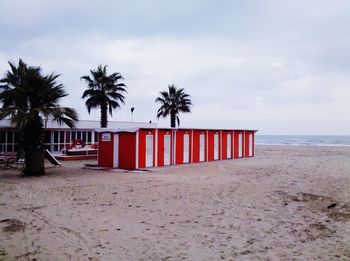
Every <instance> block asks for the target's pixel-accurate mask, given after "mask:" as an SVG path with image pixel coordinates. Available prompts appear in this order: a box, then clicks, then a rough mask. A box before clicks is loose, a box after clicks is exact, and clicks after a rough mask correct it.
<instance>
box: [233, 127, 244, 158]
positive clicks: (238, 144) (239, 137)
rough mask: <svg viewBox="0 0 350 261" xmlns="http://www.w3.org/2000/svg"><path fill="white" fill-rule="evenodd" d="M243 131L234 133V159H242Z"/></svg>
mask: <svg viewBox="0 0 350 261" xmlns="http://www.w3.org/2000/svg"><path fill="white" fill-rule="evenodd" d="M243 138H244V131H242V130H235V131H234V141H233V143H234V157H235V158H242V157H243V155H244V154H243V151H244V145H243V144H244V139H243Z"/></svg>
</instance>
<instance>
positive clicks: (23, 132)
mask: <svg viewBox="0 0 350 261" xmlns="http://www.w3.org/2000/svg"><path fill="white" fill-rule="evenodd" d="M9 65H10V67H11V70H10V71H7V73H6V75H5V77H4V78H3V79H1V80H0V83H1V85H0V102H2V108H1V109H0V120H1V119H4V118H5V117H10V118H11V123H12V125H14V126H15V127H16V128H17V130H18V133H19V137H20V143H21V145H22V146H23V149H24V152H25V167H24V170H23V172H24V175H42V174H45V168H44V158H45V147H44V143H43V131H44V128H43V119H44V118H51V119H52V120H53V121H56V122H58V123H59V124H63V123H64V124H66V125H67V126H69V127H71V128H72V127H74V124H75V122H76V121H77V120H78V116H77V113H76V112H75V110H74V109H72V108H67V107H61V106H60V105H59V103H58V102H59V100H60V99H61V98H63V97H65V96H67V94H66V92H65V91H64V87H63V85H62V84H60V83H58V82H57V78H58V77H59V75H57V74H53V73H52V74H49V75H42V72H41V68H40V67H33V66H27V65H26V64H25V63H24V62H23V61H22V60H21V59H20V60H19V62H18V66H17V67H16V66H15V65H14V64H12V63H11V62H9Z"/></svg>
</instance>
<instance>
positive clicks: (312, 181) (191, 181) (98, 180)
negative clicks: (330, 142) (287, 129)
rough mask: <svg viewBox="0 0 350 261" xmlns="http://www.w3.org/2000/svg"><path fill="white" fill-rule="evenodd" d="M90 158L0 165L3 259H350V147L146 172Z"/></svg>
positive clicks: (277, 150)
mask: <svg viewBox="0 0 350 261" xmlns="http://www.w3.org/2000/svg"><path fill="white" fill-rule="evenodd" d="M85 163H94V161H79V162H64V163H63V166H62V168H48V169H47V173H48V174H49V175H46V176H44V177H37V178H23V177H21V176H19V175H18V174H19V172H18V171H14V170H0V260H14V259H16V260H35V259H36V260H350V148H346V147H303V146H257V147H256V157H254V158H248V159H238V160H226V161H218V162H210V163H201V164H192V165H181V166H174V167H166V168H158V169H152V171H147V172H136V173H135V172H132V173H125V172H124V173H118V172H107V171H98V170H91V169H83V166H84V164H85ZM48 166H49V164H48Z"/></svg>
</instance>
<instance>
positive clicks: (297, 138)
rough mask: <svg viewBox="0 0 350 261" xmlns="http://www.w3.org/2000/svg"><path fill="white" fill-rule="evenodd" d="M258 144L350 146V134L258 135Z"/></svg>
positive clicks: (256, 141) (256, 139)
mask: <svg viewBox="0 0 350 261" xmlns="http://www.w3.org/2000/svg"><path fill="white" fill-rule="evenodd" d="M255 144H256V145H295V146H298V145H303V146H350V135H256V136H255Z"/></svg>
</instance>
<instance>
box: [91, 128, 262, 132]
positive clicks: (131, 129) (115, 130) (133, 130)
mask: <svg viewBox="0 0 350 261" xmlns="http://www.w3.org/2000/svg"><path fill="white" fill-rule="evenodd" d="M154 129H157V130H198V131H253V132H257V131H258V130H249V129H204V128H150V127H148V128H144V127H136V128H117V129H115V128H97V129H95V131H96V132H99V133H103V132H113V133H118V132H136V131H138V130H154Z"/></svg>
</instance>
